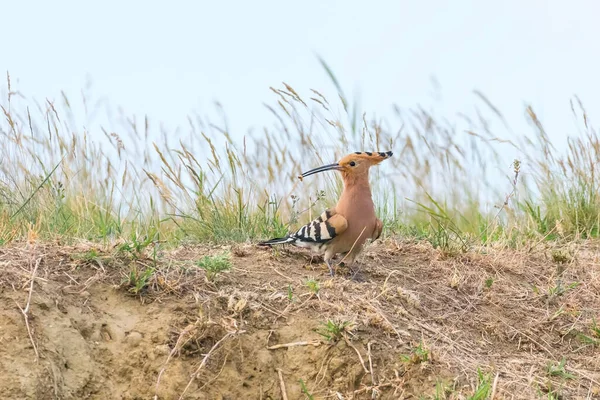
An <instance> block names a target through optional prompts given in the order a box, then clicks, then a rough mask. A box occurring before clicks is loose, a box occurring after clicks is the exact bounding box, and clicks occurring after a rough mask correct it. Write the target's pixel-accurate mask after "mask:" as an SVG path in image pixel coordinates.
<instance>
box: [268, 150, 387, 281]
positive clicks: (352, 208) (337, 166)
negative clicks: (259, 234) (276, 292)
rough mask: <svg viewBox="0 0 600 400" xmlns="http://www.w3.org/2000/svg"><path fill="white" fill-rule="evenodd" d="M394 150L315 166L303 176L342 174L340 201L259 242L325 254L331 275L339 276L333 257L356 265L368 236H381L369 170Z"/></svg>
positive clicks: (364, 153)
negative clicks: (278, 235) (297, 226)
mask: <svg viewBox="0 0 600 400" xmlns="http://www.w3.org/2000/svg"><path fill="white" fill-rule="evenodd" d="M392 154H393V153H392V152H391V151H388V152H360V151H357V152H356V153H352V154H349V155H347V156H345V157H343V158H342V159H341V160H340V161H339V162H337V163H334V164H329V165H324V166H322V167H318V168H314V169H311V170H310V171H306V172H304V173H303V174H302V175H300V176H299V178H300V180H302V179H303V178H305V177H307V176H309V175H313V174H316V173H318V172H323V171H330V170H336V171H339V172H340V173H341V174H342V178H343V180H344V190H343V192H342V195H341V196H340V198H339V200H338V202H337V204H336V206H335V207H333V208H329V209H327V210H325V211H324V212H323V213H322V214H321V215H320V216H319V217H318V218H316V219H314V220H312V221H311V222H309V223H308V224H306V225H304V226H302V227H301V228H300V229H298V230H297V231H296V232H294V233H292V234H289V235H287V236H285V237H282V238H275V239H271V240H268V241H266V242H261V243H259V245H262V246H272V245H276V244H286V243H289V244H293V245H295V246H298V247H304V248H309V249H311V250H313V251H314V252H316V253H318V254H322V255H324V260H325V263H326V264H327V267H328V268H329V273H330V274H331V276H333V275H335V271H334V269H333V264H332V260H333V258H334V257H335V256H336V255H337V254H341V255H342V257H343V260H344V264H346V265H348V266H352V264H353V263H354V261H355V260H356V257H357V256H358V254H359V253H360V252H361V251H362V248H363V245H364V243H365V242H366V241H367V239H371V240H372V241H375V240H377V239H378V238H379V236H381V231H382V229H383V223H382V222H381V220H380V219H379V218H377V216H376V215H375V205H374V203H373V198H372V195H371V186H370V185H369V169H370V168H371V167H372V166H374V165H378V164H379V163H380V162H382V161H383V160H385V159H387V158H390V157H391V156H392Z"/></svg>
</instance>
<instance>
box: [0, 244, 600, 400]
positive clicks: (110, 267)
mask: <svg viewBox="0 0 600 400" xmlns="http://www.w3.org/2000/svg"><path fill="white" fill-rule="evenodd" d="M586 246H587V247H586V248H583V247H580V248H577V249H542V248H539V246H538V247H536V248H533V249H527V250H528V251H525V250H523V251H521V252H515V251H514V250H510V251H509V250H497V251H492V250H489V249H488V250H487V254H484V253H483V252H473V253H467V254H458V255H451V256H450V255H444V254H443V253H442V252H440V251H438V250H435V249H432V248H431V247H430V246H429V245H427V244H421V243H410V242H399V241H387V242H385V243H380V244H376V245H373V246H371V247H369V248H368V249H367V250H366V252H365V255H364V257H362V259H361V273H360V274H359V275H358V276H356V277H355V279H354V280H351V279H350V277H349V276H348V273H347V271H345V270H344V269H343V268H341V269H340V270H339V274H338V276H336V277H335V278H333V279H332V278H330V277H329V276H328V275H327V269H326V267H324V265H323V264H322V263H319V262H318V261H317V260H311V258H310V257H308V256H306V255H305V254H304V253H301V252H299V251H297V250H291V249H290V251H272V250H264V249H257V248H255V247H253V246H251V245H247V246H236V247H233V248H229V247H226V248H225V247H182V248H180V249H178V250H176V251H169V252H165V253H164V254H161V253H159V254H158V255H157V257H153V256H151V255H149V256H148V257H141V258H137V259H136V258H132V257H126V256H124V255H122V254H120V253H119V252H118V251H117V250H116V248H105V249H103V248H94V247H93V246H92V245H78V246H75V247H68V246H59V245H49V244H45V245H42V244H17V245H12V246H10V247H3V248H0V271H1V277H0V285H1V286H0V287H1V295H0V394H1V396H0V397H1V398H6V399H9V398H10V399H84V398H89V399H151V398H155V397H154V396H157V397H156V398H158V399H177V398H186V399H232V400H233V399H282V398H284V397H283V393H285V395H286V396H287V398H288V399H303V398H307V399H308V398H311V397H310V396H312V398H313V399H325V398H329V399H371V398H379V399H401V398H420V396H423V397H425V398H427V397H429V398H435V397H434V396H437V398H467V397H468V396H472V395H473V394H474V393H476V391H477V390H480V391H487V394H488V396H492V395H493V396H494V398H496V399H500V398H528V399H531V398H565V399H567V398H568V399H577V398H581V399H585V398H598V397H599V396H600V394H599V393H600V383H599V382H600V351H599V348H600V329H598V326H596V325H594V320H596V321H600V301H599V297H600V295H599V293H600V267H599V264H598V258H597V256H596V255H597V254H598V249H597V248H595V247H594V248H591V245H590V244H588V245H586ZM224 251H228V252H230V253H231V261H232V264H233V268H232V269H231V270H230V271H229V272H225V273H222V274H220V275H218V276H217V279H216V280H215V281H214V282H208V281H207V280H206V279H205V273H204V271H203V270H202V269H200V268H198V267H197V266H196V265H195V262H196V261H197V260H199V259H200V258H201V257H203V256H205V255H214V254H221V253H223V252H224ZM36 266H37V267H36ZM148 269H150V271H153V273H152V274H150V273H148V275H146V276H145V275H144V273H143V272H144V271H146V270H148ZM34 271H35V273H34V274H33V275H34V279H33V286H31V284H30V283H31V276H32V273H33V272H34ZM132 271H133V272H132ZM132 274H133V276H134V277H137V278H136V279H131V276H132ZM144 276H145V277H144ZM146 278H147V279H146ZM310 278H312V279H313V280H314V281H315V282H316V283H315V282H311V281H310ZM307 280H309V281H308V282H307ZM136 283H137V284H138V286H137V288H136V286H135V284H136ZM136 291H138V293H135V292H136ZM30 293H31V301H30V305H29V308H28V309H26V305H27V301H28V296H29V294H30ZM24 311H26V314H27V316H28V321H27V322H28V324H29V329H28V327H27V324H26V319H25V317H24ZM328 320H332V321H333V323H332V324H330V327H329V329H326V328H325V327H324V326H323V325H322V323H326V322H327V321H328ZM336 328H341V332H338V331H337V330H336ZM318 331H319V332H321V333H323V335H321V334H319V333H318ZM326 336H329V337H330V339H331V340H328V339H327V337H326ZM563 359H564V362H562V363H561V361H562V360H563ZM478 371H479V372H478ZM550 396H555V397H550Z"/></svg>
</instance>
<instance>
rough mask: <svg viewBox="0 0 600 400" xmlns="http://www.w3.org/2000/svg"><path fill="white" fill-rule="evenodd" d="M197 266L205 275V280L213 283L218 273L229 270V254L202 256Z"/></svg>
mask: <svg viewBox="0 0 600 400" xmlns="http://www.w3.org/2000/svg"><path fill="white" fill-rule="evenodd" d="M197 265H198V267H200V268H202V269H203V270H204V272H205V273H206V279H208V280H209V281H210V282H213V281H214V280H215V279H216V277H217V276H218V275H219V274H220V273H222V272H225V271H229V270H230V269H231V260H230V257H229V254H220V255H215V256H204V257H202V259H200V260H199V261H198V262H197Z"/></svg>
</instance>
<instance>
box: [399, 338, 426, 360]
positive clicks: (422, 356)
mask: <svg viewBox="0 0 600 400" xmlns="http://www.w3.org/2000/svg"><path fill="white" fill-rule="evenodd" d="M400 358H401V359H402V361H404V362H406V363H410V364H420V363H422V362H427V361H429V349H427V348H426V347H425V344H424V343H423V341H421V342H419V344H418V345H417V346H415V347H414V348H413V349H412V350H411V352H410V354H403V355H402V356H400Z"/></svg>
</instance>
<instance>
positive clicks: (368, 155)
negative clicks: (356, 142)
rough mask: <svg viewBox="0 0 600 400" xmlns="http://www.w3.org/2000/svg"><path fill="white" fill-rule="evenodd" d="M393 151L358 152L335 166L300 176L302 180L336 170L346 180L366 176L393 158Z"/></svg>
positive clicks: (343, 158) (330, 165) (322, 167)
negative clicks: (384, 161)
mask: <svg viewBox="0 0 600 400" xmlns="http://www.w3.org/2000/svg"><path fill="white" fill-rule="evenodd" d="M392 154H393V153H392V152H391V151H387V152H370V151H364V152H360V151H357V152H355V153H352V154H348V155H347V156H344V157H342V159H341V160H340V161H338V162H336V163H334V164H328V165H323V166H321V167H318V168H314V169H311V170H309V171H306V172H304V173H303V174H302V175H300V176H299V178H300V179H303V178H306V177H307V176H309V175H313V174H316V173H318V172H323V171H331V170H336V171H340V172H341V173H342V176H343V177H344V178H350V177H354V176H360V175H366V174H367V173H368V172H369V168H370V167H372V166H374V165H377V164H379V163H380V162H382V161H383V160H386V159H388V158H390V157H391V156H392Z"/></svg>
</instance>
